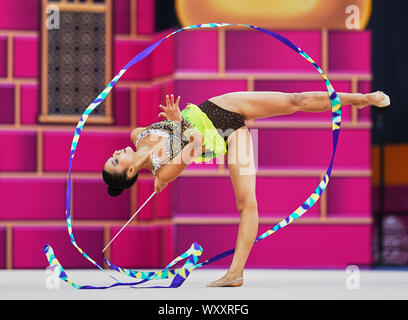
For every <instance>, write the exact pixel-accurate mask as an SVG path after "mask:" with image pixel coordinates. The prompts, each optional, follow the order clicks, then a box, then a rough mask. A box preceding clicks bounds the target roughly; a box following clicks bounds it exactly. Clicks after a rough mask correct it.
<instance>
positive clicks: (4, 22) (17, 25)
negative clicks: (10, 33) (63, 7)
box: [0, 0, 41, 30]
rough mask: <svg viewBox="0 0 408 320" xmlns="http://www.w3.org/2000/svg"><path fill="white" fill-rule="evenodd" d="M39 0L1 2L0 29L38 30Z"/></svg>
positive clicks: (8, 0) (5, 0)
mask: <svg viewBox="0 0 408 320" xmlns="http://www.w3.org/2000/svg"><path fill="white" fill-rule="evenodd" d="M40 8H41V1H40V0H31V1H27V0H2V1H1V10H0V29H9V30H39V27H40Z"/></svg>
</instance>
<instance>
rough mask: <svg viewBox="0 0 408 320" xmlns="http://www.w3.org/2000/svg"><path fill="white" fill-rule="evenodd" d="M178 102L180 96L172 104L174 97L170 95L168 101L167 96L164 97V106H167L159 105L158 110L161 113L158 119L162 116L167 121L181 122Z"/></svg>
mask: <svg viewBox="0 0 408 320" xmlns="http://www.w3.org/2000/svg"><path fill="white" fill-rule="evenodd" d="M179 102H180V96H178V98H177V101H176V102H174V96H173V95H171V99H169V95H166V104H167V106H166V107H165V106H163V105H160V108H161V109H162V110H163V112H160V113H159V117H160V116H163V117H166V118H167V119H168V120H172V121H182V120H183V118H182V117H181V113H180V109H179Z"/></svg>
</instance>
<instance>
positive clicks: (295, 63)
mask: <svg viewBox="0 0 408 320" xmlns="http://www.w3.org/2000/svg"><path fill="white" fill-rule="evenodd" d="M274 31H275V30H274ZM277 33H278V34H280V35H282V36H284V37H286V38H288V39H289V40H290V41H291V42H293V43H294V44H295V45H297V46H299V47H300V48H302V49H303V50H304V51H305V52H307V54H308V55H309V56H310V57H312V59H313V60H314V61H315V62H316V63H317V64H318V65H320V62H321V35H320V31H277ZM226 69H227V71H241V72H242V71H249V70H251V71H259V72H264V71H268V72H271V71H278V72H314V70H315V69H314V67H313V66H312V65H311V64H310V63H309V62H308V61H307V60H305V59H304V58H302V57H301V56H300V55H299V54H298V53H296V52H294V51H293V50H292V49H290V48H288V47H287V46H286V45H284V44H283V43H281V42H280V41H279V40H276V39H274V38H272V37H270V36H269V35H266V34H264V33H261V32H255V31H227V33H226Z"/></svg>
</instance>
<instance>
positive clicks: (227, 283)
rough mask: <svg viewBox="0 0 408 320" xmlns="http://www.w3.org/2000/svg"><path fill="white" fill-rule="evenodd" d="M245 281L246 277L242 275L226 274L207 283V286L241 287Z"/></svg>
mask: <svg viewBox="0 0 408 320" xmlns="http://www.w3.org/2000/svg"><path fill="white" fill-rule="evenodd" d="M243 283H244V278H242V276H239V275H238V276H235V275H234V276H230V275H227V274H226V275H225V276H223V277H222V278H220V279H218V280H215V281H213V282H211V283H209V284H207V287H240V286H242V285H243Z"/></svg>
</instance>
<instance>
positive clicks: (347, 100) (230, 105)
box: [210, 91, 389, 120]
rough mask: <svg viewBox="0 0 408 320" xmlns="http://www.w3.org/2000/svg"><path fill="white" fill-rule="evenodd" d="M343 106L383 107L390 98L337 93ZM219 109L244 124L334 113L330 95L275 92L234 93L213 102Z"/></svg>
mask: <svg viewBox="0 0 408 320" xmlns="http://www.w3.org/2000/svg"><path fill="white" fill-rule="evenodd" d="M337 94H338V95H339V97H340V101H341V105H342V106H343V105H349V104H350V105H354V106H356V107H357V108H359V109H362V108H364V107H365V106H368V105H374V106H378V107H384V106H387V105H389V97H388V96H387V95H386V94H384V93H383V92H381V91H376V92H372V93H366V94H363V93H345V92H338V93H337ZM210 100H211V101H212V102H214V103H215V104H217V105H219V106H220V107H222V108H224V109H227V110H229V111H233V112H236V113H239V114H241V115H243V116H244V118H245V120H251V119H260V118H268V117H273V116H280V115H287V114H291V113H294V112H297V111H306V112H324V111H328V110H331V104H330V99H329V95H328V93H327V92H323V91H311V92H301V93H284V92H274V91H239V92H231V93H227V94H224V95H221V96H217V97H214V98H211V99H210Z"/></svg>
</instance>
